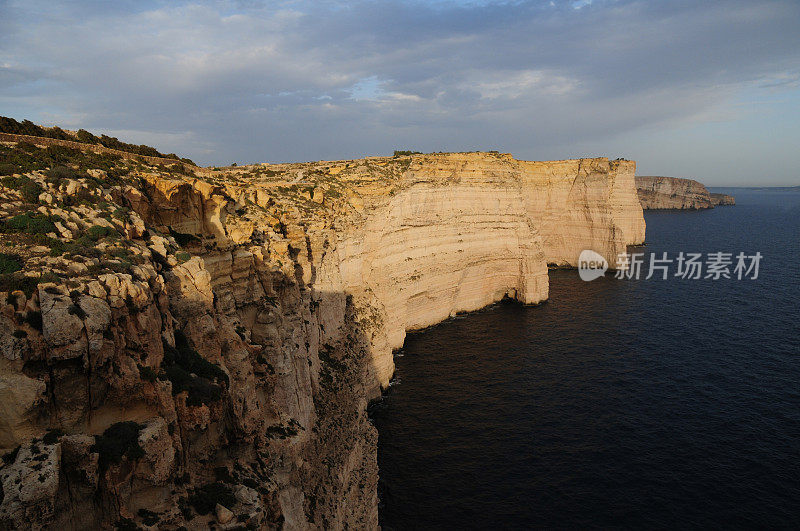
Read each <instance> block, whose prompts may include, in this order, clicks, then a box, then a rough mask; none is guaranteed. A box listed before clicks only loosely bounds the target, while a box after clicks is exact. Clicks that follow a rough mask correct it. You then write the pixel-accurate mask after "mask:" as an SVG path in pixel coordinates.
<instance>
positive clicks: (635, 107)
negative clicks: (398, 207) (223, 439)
mask: <svg viewBox="0 0 800 531" xmlns="http://www.w3.org/2000/svg"><path fill="white" fill-rule="evenodd" d="M0 15H2V16H0V87H2V89H3V91H2V95H0V114H6V115H12V116H16V117H19V118H32V119H38V120H39V121H43V120H46V121H51V122H56V123H59V124H60V125H64V126H67V127H73V128H77V127H84V128H87V129H92V130H97V131H100V132H111V131H126V136H127V137H128V138H131V139H133V140H135V141H137V142H138V141H141V142H144V141H150V142H152V143H154V144H157V146H158V147H159V148H161V149H163V150H166V151H176V152H179V153H184V154H186V155H188V156H191V157H194V158H197V159H198V160H200V161H202V162H205V163H223V162H229V161H232V160H239V161H258V160H273V161H275V160H309V159H318V158H334V157H348V156H356V155H362V154H365V153H389V152H391V151H392V150H393V149H395V148H406V147H408V148H411V147H413V148H415V149H420V150H439V149H442V150H446V149H454V150H456V149H458V150H461V149H479V148H485V149H491V148H496V149H502V150H506V151H513V152H514V153H516V154H518V155H519V156H524V157H532V158H533V157H535V158H544V157H548V156H555V152H556V151H558V152H559V153H560V152H562V151H564V150H570V149H574V150H575V151H576V153H574V154H575V155H578V156H579V155H582V154H584V153H579V152H577V151H578V150H579V148H580V147H581V146H586V145H598V146H602V145H603V139H610V138H615V137H621V136H624V135H627V134H631V132H634V131H637V130H641V129H642V128H644V129H647V128H654V127H679V126H680V125H681V124H687V123H692V122H693V121H696V120H698V119H701V120H703V119H705V118H704V117H706V116H709V115H715V116H728V117H730V116H732V114H731V112H729V111H727V110H725V109H724V107H725V106H726V105H728V104H730V105H734V104H736V105H740V104H741V102H737V101H736V99H737V94H739V93H740V92H741V91H745V90H747V91H749V90H751V89H752V88H753V87H757V88H758V87H761V89H762V90H765V91H766V90H769V91H776V90H796V88H797V79H798V73H800V32H797V31H796V30H797V28H798V27H800V6H799V5H798V4H797V3H796V2H792V1H764V2H752V1H738V0H733V1H725V2H723V1H719V2H703V3H696V2H691V1H688V0H683V1H681V0H679V1H672V2H644V1H635V0H617V1H611V0H595V1H593V2H588V1H581V2H572V1H553V2H550V1H542V2H534V1H491V0H482V1H481V0H475V1H470V0H437V1H432V0H430V1H422V0H416V1H412V0H355V1H349V2H344V1H338V0H314V1H312V0H272V1H263V2H258V1H232V0H229V1H226V2H215V3H203V2H144V3H141V2H122V3H106V2H95V1H84V2H70V3H53V2H42V1H36V0H29V1H25V2H21V1H20V2H10V1H5V2H0ZM730 119H732V120H735V118H730ZM798 140H800V139H798ZM609 145H610V144H609ZM571 146H572V147H571ZM551 154H552V155H551ZM586 154H587V155H588V154H590V153H586ZM609 155H612V156H615V155H617V153H609Z"/></svg>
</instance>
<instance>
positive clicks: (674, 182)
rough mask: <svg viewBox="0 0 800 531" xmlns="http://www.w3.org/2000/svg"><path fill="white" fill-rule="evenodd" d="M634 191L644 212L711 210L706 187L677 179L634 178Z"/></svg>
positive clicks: (709, 197) (689, 180)
mask: <svg viewBox="0 0 800 531" xmlns="http://www.w3.org/2000/svg"><path fill="white" fill-rule="evenodd" d="M636 191H637V193H638V195H639V201H641V203H642V208H643V209H645V210H671V209H679V210H699V209H702V208H713V207H714V205H713V203H712V202H711V196H710V195H709V193H708V190H706V187H705V186H703V185H702V184H700V183H699V182H697V181H695V180H692V179H681V178H678V177H644V176H642V177H636Z"/></svg>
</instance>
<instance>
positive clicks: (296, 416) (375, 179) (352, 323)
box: [0, 142, 645, 529]
mask: <svg viewBox="0 0 800 531" xmlns="http://www.w3.org/2000/svg"><path fill="white" fill-rule="evenodd" d="M0 170H1V171H0V174H4V175H5V177H2V187H0V219H2V227H0V228H1V229H2V234H0V292H1V293H0V351H1V352H2V356H0V400H2V401H1V402H0V403H1V404H2V408H3V414H2V416H0V453H2V454H4V455H3V459H2V464H0V485H1V486H2V493H0V500H1V501H0V528H12V529H13V528H30V527H40V528H62V529H85V528H96V527H105V528H113V527H115V526H116V527H119V528H125V529H135V528H145V529H147V528H152V529H156V528H157V529H177V528H180V527H182V526H183V527H186V528H192V529H199V528H206V527H209V526H212V525H213V526H216V527H217V528H220V529H235V528H247V529H258V528H281V527H285V528H290V529H298V528H319V527H324V528H344V527H354V528H373V529H374V528H376V527H377V525H378V503H377V501H378V500H377V479H378V470H377V463H376V444H377V433H376V431H375V429H374V427H373V426H372V425H371V424H370V422H369V420H368V418H367V413H366V408H367V404H368V402H369V401H370V400H372V399H375V398H377V397H379V396H380V391H381V389H382V388H385V387H386V386H387V385H388V383H389V380H390V378H391V376H392V373H393V370H394V365H393V361H392V350H393V349H395V348H398V347H400V346H402V344H403V340H404V337H405V332H406V331H407V330H411V329H415V328H422V327H425V326H428V325H431V324H434V323H436V322H438V321H440V320H442V319H446V318H447V317H449V316H452V315H454V314H455V313H457V312H463V311H470V310H476V309H478V308H480V307H482V306H485V305H487V304H490V303H492V302H494V301H497V300H500V299H501V298H503V297H506V296H508V297H512V298H515V299H517V300H519V301H521V302H523V303H537V302H540V301H542V300H544V299H546V298H547V296H548V277H547V266H548V264H557V265H573V266H574V265H575V264H576V261H577V257H578V255H579V253H580V251H581V250H583V249H593V250H595V251H597V252H600V253H601V254H603V255H604V256H605V257H606V258H607V260H608V261H609V262H610V263H611V265H612V267H613V266H614V265H615V264H616V259H617V255H618V254H619V253H621V252H624V251H625V249H626V246H627V245H629V244H637V243H641V242H642V241H643V240H644V229H645V227H644V220H643V217H642V209H641V207H640V205H639V201H638V200H637V196H636V189H635V186H634V170H635V164H634V163H633V162H629V161H623V160H617V161H609V160H608V159H605V158H598V159H581V160H568V161H555V162H525V161H518V160H515V159H513V158H512V157H511V156H510V155H503V154H498V153H461V154H436V155H416V154H414V155H399V156H396V157H374V158H367V159H361V160H349V161H338V162H318V163H307V164H274V165H268V164H263V165H253V166H246V167H228V168H214V169H210V168H205V169H202V168H197V167H194V166H192V165H190V164H181V163H176V164H174V165H170V166H165V165H152V164H148V163H147V162H145V161H144V159H137V158H136V157H132V158H129V157H121V156H118V155H114V154H109V153H94V152H90V151H81V150H75V149H68V148H64V147H59V146H53V145H51V146H49V147H39V146H36V145H34V144H31V143H27V142H22V143H13V142H7V143H5V144H0ZM454 355H455V354H454Z"/></svg>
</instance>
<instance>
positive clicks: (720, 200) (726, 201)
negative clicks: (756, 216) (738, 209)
mask: <svg viewBox="0 0 800 531" xmlns="http://www.w3.org/2000/svg"><path fill="white" fill-rule="evenodd" d="M709 195H710V196H711V204H712V205H714V206H726V205H735V204H736V198H735V197H733V196H732V195H728V194H709Z"/></svg>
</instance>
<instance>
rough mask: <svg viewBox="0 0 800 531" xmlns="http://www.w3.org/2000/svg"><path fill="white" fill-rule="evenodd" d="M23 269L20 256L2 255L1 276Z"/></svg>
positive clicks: (0, 263)
mask: <svg viewBox="0 0 800 531" xmlns="http://www.w3.org/2000/svg"><path fill="white" fill-rule="evenodd" d="M21 269H22V263H20V258H19V256H16V255H12V254H5V253H0V274H3V275H7V274H9V273H15V272H17V271H19V270H21Z"/></svg>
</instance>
